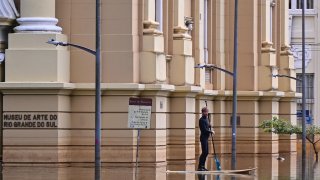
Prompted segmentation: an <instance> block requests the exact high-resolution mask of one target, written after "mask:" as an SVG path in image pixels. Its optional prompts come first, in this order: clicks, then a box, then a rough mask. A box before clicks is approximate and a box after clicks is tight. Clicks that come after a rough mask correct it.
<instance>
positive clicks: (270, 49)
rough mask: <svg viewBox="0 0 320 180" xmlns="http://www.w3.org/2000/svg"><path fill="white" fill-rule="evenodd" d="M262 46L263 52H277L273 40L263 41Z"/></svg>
mask: <svg viewBox="0 0 320 180" xmlns="http://www.w3.org/2000/svg"><path fill="white" fill-rule="evenodd" d="M261 45H262V48H261V52H262V53H269V52H275V51H276V50H275V49H274V48H273V47H272V45H273V43H272V42H268V41H263V42H262V43H261Z"/></svg>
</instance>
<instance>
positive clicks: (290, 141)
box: [279, 92, 297, 153]
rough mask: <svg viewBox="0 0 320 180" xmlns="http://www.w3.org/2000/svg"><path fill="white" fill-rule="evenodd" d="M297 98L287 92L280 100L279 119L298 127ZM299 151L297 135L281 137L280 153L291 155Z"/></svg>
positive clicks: (294, 94) (292, 93)
mask: <svg viewBox="0 0 320 180" xmlns="http://www.w3.org/2000/svg"><path fill="white" fill-rule="evenodd" d="M296 99H297V96H296V93H294V92H287V93H285V95H284V96H283V97H282V98H281V99H280V100H279V118H280V119H283V120H287V121H289V122H290V123H291V124H292V125H297V115H296V113H297V102H296ZM295 151H297V135H295V134H292V135H279V152H280V153H288V152H289V153H291V152H295Z"/></svg>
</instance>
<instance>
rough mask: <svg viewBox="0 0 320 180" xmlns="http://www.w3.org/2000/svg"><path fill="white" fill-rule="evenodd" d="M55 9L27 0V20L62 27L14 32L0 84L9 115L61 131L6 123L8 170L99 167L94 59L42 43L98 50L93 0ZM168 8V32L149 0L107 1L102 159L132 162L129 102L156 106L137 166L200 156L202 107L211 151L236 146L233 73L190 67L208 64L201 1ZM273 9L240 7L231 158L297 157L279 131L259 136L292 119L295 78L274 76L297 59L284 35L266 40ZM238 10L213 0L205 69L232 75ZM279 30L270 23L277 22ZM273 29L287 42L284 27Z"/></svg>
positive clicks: (64, 1) (179, 1)
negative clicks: (271, 124)
mask: <svg viewBox="0 0 320 180" xmlns="http://www.w3.org/2000/svg"><path fill="white" fill-rule="evenodd" d="M52 2H53V1H50V0H48V2H47V3H46V2H45V1H43V2H42V3H43V4H42V5H43V6H44V7H45V8H47V9H48V11H40V10H39V11H36V12H34V13H32V12H30V11H31V10H30V6H31V5H32V3H34V2H33V1H32V0H28V1H25V2H24V3H22V4H21V11H22V12H23V13H22V14H23V15H24V16H26V17H30V16H34V14H38V15H39V16H46V17H47V16H48V17H57V18H58V19H59V24H58V25H59V26H60V27H62V28H63V31H62V34H59V33H34V32H32V33H13V34H10V39H9V48H8V49H7V50H6V52H7V59H8V61H7V63H8V66H7V67H6V71H5V72H6V80H5V81H6V82H5V83H3V84H2V85H1V86H0V89H1V91H2V93H4V105H3V112H4V113H6V114H8V113H12V112H15V113H36V114H37V113H38V114H39V113H43V112H45V113H49V114H50V113H51V114H56V115H57V117H58V119H57V123H58V124H57V127H54V128H48V129H12V128H5V129H4V135H5V136H4V150H5V154H4V155H5V156H4V159H5V161H4V162H5V163H18V162H59V163H72V162H77V163H79V162H94V111H95V109H94V106H95V105H94V97H95V94H94V90H95V89H94V82H95V73H94V72H95V70H94V68H95V63H94V56H92V55H90V54H88V53H86V52H83V51H81V50H79V49H75V48H66V47H54V46H50V45H48V44H45V42H46V41H47V40H48V39H49V38H54V39H57V40H61V41H69V42H72V43H74V44H79V45H82V46H85V47H88V48H90V49H95V13H94V12H95V2H94V1H93V0H85V1H71V0H56V1H55V3H54V5H55V6H51V5H52V4H51V3H52ZM163 3H164V6H163V7H164V10H163V14H164V15H163V31H159V30H158V29H157V27H158V26H159V22H156V20H155V16H154V14H155V11H156V7H155V1H154V0H141V1H140V0H122V1H119V0H108V1H106V0H103V1H102V7H101V8H102V34H101V37H102V84H101V86H102V154H101V155H102V156H101V158H102V162H103V163H115V162H116V163H134V162H135V161H136V156H135V154H136V148H137V147H136V143H137V130H133V129H128V127H127V119H128V100H129V98H130V97H146V98H151V99H152V102H153V104H152V117H151V128H150V129H147V130H142V132H141V146H140V149H139V153H140V154H139V155H140V156H139V162H140V163H141V164H142V165H164V164H168V165H170V166H175V165H177V164H178V165H179V164H180V165H181V164H182V165H188V164H190V163H191V164H192V163H194V162H195V160H196V159H197V158H198V155H199V154H200V153H201V150H200V149H199V147H200V146H199V129H198V119H199V117H200V112H201V111H200V110H201V108H202V107H204V106H205V101H207V102H208V107H209V110H210V113H211V115H210V117H211V123H212V124H213V125H214V127H215V131H216V136H215V141H216V142H217V144H216V150H217V152H218V153H230V151H231V128H230V117H231V114H232V77H231V76H229V75H227V74H225V73H223V72H219V71H217V70H213V71H210V70H205V69H201V70H199V69H196V70H195V69H194V66H195V65H196V64H198V63H201V64H203V63H204V62H205V61H204V44H203V43H204V37H205V35H204V23H205V22H204V19H203V18H202V14H203V13H204V7H203V1H200V0H195V1H184V0H172V1H171V0H170V1H169V0H163ZM268 3H270V1H269V0H259V1H254V2H252V1H251V0H243V1H242V2H241V3H240V4H239V9H241V11H239V75H238V76H239V85H238V90H239V92H238V116H240V125H239V126H238V129H237V149H238V151H237V152H238V153H275V154H276V153H278V152H279V150H280V149H284V150H288V149H289V151H295V147H293V146H292V145H291V144H289V145H286V144H284V145H282V144H281V141H279V137H278V136H277V135H272V134H266V133H264V132H262V130H260V129H258V125H259V123H261V122H262V121H263V120H266V119H270V118H272V116H282V117H284V118H288V119H289V120H290V121H292V122H295V116H294V115H293V114H294V113H295V108H296V105H295V104H294V103H293V101H294V99H295V97H296V94H295V93H294V91H295V89H294V88H293V85H294V83H293V82H291V81H285V82H283V83H281V84H280V81H278V80H277V79H274V78H272V77H271V73H274V72H277V71H278V68H281V70H279V71H285V72H287V73H289V74H290V73H293V70H292V56H291V54H290V53H285V50H283V48H282V45H283V42H284V40H283V39H281V38H280V37H277V36H275V35H274V38H273V39H272V40H271V38H269V37H270V36H271V35H270V34H268V33H267V30H268V29H269V28H270V24H269V22H270V21H269V20H268V17H270V16H269V15H270V14H268V13H270V7H269V4H268ZM233 6H234V5H233V3H231V1H227V2H226V1H223V0H217V1H209V3H208V55H209V56H208V57H209V58H208V63H210V64H216V65H218V66H219V67H222V68H225V69H227V70H230V71H232V68H233V8H234V7H233ZM277 6H279V7H283V6H281V4H279V5H278V4H277ZM24 7H25V8H24ZM181 7H184V8H181ZM119 9H121V10H119ZM278 11H279V12H278V13H282V12H283V11H287V9H285V8H279V10H278ZM44 12H45V13H44ZM185 16H191V17H193V21H194V25H193V27H194V29H193V30H192V31H191V32H188V29H187V27H186V26H185V24H184V18H185ZM279 17H280V16H279ZM283 21H285V18H284V19H283ZM279 26H281V23H277V21H274V24H273V27H275V29H277V28H278V27H279ZM275 32H277V33H280V34H283V35H285V34H284V33H285V31H284V30H283V28H278V29H277V31H275ZM281 37H282V36H281ZM31 40H32V41H31ZM30 41H31V42H32V43H28V42H30ZM271 41H274V42H271ZM277 54H278V55H277ZM280 54H281V55H280ZM17 68H18V69H19V71H17V70H16V69H17ZM206 78H209V79H210V81H209V82H207V81H206ZM31 132H32V133H31ZM22 137H25V139H22ZM285 139H288V137H285V138H284V139H283V140H285ZM289 139H292V140H293V141H294V140H295V137H293V138H292V137H289ZM279 144H280V145H279ZM288 146H290V148H288ZM210 147H211V145H210ZM22 151H24V152H26V153H24V154H22V153H21V152H22ZM210 151H211V150H210ZM37 153H40V155H39V156H35V154H37ZM253 163H254V164H253V165H252V166H257V165H258V163H260V162H253ZM270 163H274V162H273V161H271V162H270Z"/></svg>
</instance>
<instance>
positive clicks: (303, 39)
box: [301, 0, 306, 179]
mask: <svg viewBox="0 0 320 180" xmlns="http://www.w3.org/2000/svg"><path fill="white" fill-rule="evenodd" d="M304 2H305V1H304V0H302V1H301V8H302V179H306V177H305V175H306V172H305V167H306V93H305V85H306V84H305V83H306V78H305V72H306V64H305V62H306V57H305V50H306V49H305V14H304V11H305V4H304Z"/></svg>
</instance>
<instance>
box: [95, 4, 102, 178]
mask: <svg viewBox="0 0 320 180" xmlns="http://www.w3.org/2000/svg"><path fill="white" fill-rule="evenodd" d="M100 8H101V0H96V82H95V83H96V84H95V85H96V87H95V88H96V96H95V180H100V175H101V159H100V148H101V87H100V82H101V80H100V78H101V67H100V61H101V35H100V34H101V31H100V23H101V22H100V21H101V16H100V15H101V9H100Z"/></svg>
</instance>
